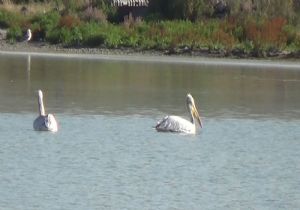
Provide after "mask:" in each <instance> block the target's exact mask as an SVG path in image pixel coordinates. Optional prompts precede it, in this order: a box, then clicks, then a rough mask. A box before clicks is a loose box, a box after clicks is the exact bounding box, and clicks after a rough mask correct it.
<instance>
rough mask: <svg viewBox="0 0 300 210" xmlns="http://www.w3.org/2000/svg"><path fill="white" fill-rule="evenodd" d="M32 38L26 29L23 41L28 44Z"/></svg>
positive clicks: (29, 31)
mask: <svg viewBox="0 0 300 210" xmlns="http://www.w3.org/2000/svg"><path fill="white" fill-rule="evenodd" d="M31 38H32V33H31V30H30V29H27V32H26V35H25V41H26V42H28V41H30V40H31Z"/></svg>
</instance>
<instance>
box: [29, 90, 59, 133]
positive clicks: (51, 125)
mask: <svg viewBox="0 0 300 210" xmlns="http://www.w3.org/2000/svg"><path fill="white" fill-rule="evenodd" d="M38 104H39V114H40V115H39V116H38V117H37V118H36V119H35V120H34V122H33V128H34V130H36V131H52V132H56V131H57V130H58V128H57V122H56V120H55V117H54V116H53V115H52V114H47V115H46V114H45V108H44V102H43V92H42V91H41V90H38Z"/></svg>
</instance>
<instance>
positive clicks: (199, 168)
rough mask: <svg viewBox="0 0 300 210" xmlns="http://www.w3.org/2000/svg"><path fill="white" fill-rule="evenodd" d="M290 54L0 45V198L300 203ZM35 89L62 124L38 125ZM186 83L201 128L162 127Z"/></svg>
mask: <svg viewBox="0 0 300 210" xmlns="http://www.w3.org/2000/svg"><path fill="white" fill-rule="evenodd" d="M174 61H175V60H174ZM298 64H299V63H298ZM293 65H294V67H293V68H284V67H282V68H277V67H276V66H270V67H267V66H264V67H258V66H253V65H250V66H245V65H241V66H238V65H234V66H230V65H221V64H220V65H209V64H207V63H203V64H201V63H194V64H192V63H178V62H176V63H175V62H173V63H172V62H170V63H168V62H165V63H159V62H137V61H126V60H122V61H117V60H106V59H86V58H79V57H77V58H76V59H75V58H59V57H43V56H33V55H31V56H25V55H19V56H11V55H1V56H0V145H1V146H0V209H8V210H10V209H13V210H19V209H20V210H24V209H26V210H27V209H28V210H31V209H43V210H48V209H49V210H53V209H54V210H56V209H78V210H81V209H299V208H300V179H299V174H300V164H299V163H300V93H299V92H300V64H299V68H297V67H296V68H295V64H293ZM296 66H297V63H296ZM37 89H43V90H44V97H45V103H46V111H48V112H51V113H55V115H56V118H57V120H58V122H59V128H60V130H59V132H57V133H55V134H52V133H39V132H35V131H33V129H32V122H33V120H34V118H35V117H36V116H37V99H36V93H35V91H36V90H37ZM187 92H190V93H192V94H193V96H194V98H195V101H196V103H197V105H198V108H199V111H200V114H202V116H203V121H204V129H203V130H202V131H201V132H199V133H198V134H197V135H175V134H166V133H157V132H156V131H155V130H154V129H153V128H152V127H153V126H154V125H155V123H156V121H157V120H159V119H160V118H162V117H163V116H164V115H166V114H176V115H181V116H187V111H186V106H185V95H186V93H187Z"/></svg>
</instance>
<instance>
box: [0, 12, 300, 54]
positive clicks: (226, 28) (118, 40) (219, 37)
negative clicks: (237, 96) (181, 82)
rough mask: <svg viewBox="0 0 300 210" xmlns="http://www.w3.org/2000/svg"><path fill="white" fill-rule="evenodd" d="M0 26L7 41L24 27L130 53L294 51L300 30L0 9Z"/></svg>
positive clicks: (279, 24) (257, 23)
mask: <svg viewBox="0 0 300 210" xmlns="http://www.w3.org/2000/svg"><path fill="white" fill-rule="evenodd" d="M0 27H2V28H3V27H4V28H8V29H9V30H8V40H9V41H10V42H14V41H18V40H20V39H21V37H22V34H23V33H24V32H25V31H26V29H27V28H28V27H30V28H31V29H32V31H33V34H34V36H37V34H39V36H40V37H39V39H37V40H44V41H47V42H49V43H52V44H58V43H59V44H63V45H64V46H67V47H70V46H87V47H106V48H120V47H129V48H135V49H145V50H147V49H156V50H167V49H178V48H183V47H189V48H192V49H194V50H195V49H202V48H206V49H211V50H225V51H231V50H233V49H240V50H242V51H244V52H249V53H250V52H252V51H268V50H271V49H276V50H288V51H292V52H298V51H300V31H299V29H298V28H297V27H295V26H293V25H291V24H288V22H287V21H286V20H285V19H284V18H270V19H266V18H264V19H251V18H250V19H249V18H244V19H235V18H233V17H230V18H228V19H225V20H219V19H206V20H202V21H196V22H191V21H189V20H172V21H170V20H151V21H150V20H149V21H134V20H131V22H129V23H126V22H125V23H120V24H114V23H110V22H96V21H87V20H83V19H80V17H78V16H77V15H76V14H67V15H65V16H61V14H60V13H59V12H57V11H50V12H47V13H45V14H37V15H34V16H31V17H30V16H29V17H22V16H21V15H20V14H16V13H13V12H7V11H5V10H0Z"/></svg>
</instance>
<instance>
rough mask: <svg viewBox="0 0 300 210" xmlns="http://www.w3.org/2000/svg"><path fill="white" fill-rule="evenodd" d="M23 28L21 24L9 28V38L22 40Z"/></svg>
mask: <svg viewBox="0 0 300 210" xmlns="http://www.w3.org/2000/svg"><path fill="white" fill-rule="evenodd" d="M22 35H23V32H22V29H21V28H20V27H19V26H13V27H11V28H9V30H8V32H7V39H8V40H9V41H10V42H15V41H20V40H21V39H22Z"/></svg>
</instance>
